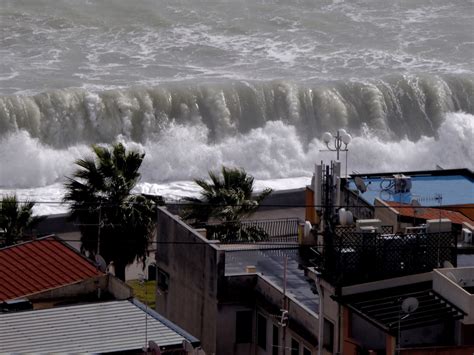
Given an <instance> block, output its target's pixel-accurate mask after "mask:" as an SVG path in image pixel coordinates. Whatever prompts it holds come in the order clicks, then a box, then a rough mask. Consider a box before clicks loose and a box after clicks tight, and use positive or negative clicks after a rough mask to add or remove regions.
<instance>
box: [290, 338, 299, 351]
mask: <svg viewBox="0 0 474 355" xmlns="http://www.w3.org/2000/svg"><path fill="white" fill-rule="evenodd" d="M291 355H300V343H299V342H298V340H296V339H293V338H291Z"/></svg>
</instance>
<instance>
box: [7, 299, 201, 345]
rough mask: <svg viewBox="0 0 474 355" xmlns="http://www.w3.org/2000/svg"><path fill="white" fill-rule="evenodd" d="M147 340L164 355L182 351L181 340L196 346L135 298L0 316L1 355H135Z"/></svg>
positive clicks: (191, 340)
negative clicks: (11, 354) (113, 354)
mask: <svg viewBox="0 0 474 355" xmlns="http://www.w3.org/2000/svg"><path fill="white" fill-rule="evenodd" d="M145 314H146V316H145ZM145 317H146V319H145ZM150 340H151V341H153V342H155V343H156V344H157V345H158V346H159V347H160V350H161V352H162V353H166V351H167V350H174V351H176V350H180V349H183V347H184V345H183V341H186V342H188V343H190V344H191V345H192V346H193V347H197V346H199V341H198V340H197V339H196V338H194V337H192V336H191V335H189V334H188V333H186V332H185V331H184V330H182V329H181V328H179V327H177V326H176V325H175V324H173V323H171V322H170V321H168V320H167V319H165V318H163V317H162V316H160V315H159V314H158V313H156V312H154V311H153V310H151V309H149V308H146V307H145V306H144V305H143V304H141V303H140V302H138V301H136V300H131V301H126V300H125V301H111V302H100V303H90V304H83V305H74V306H67V307H59V308H52V309H46V310H37V311H25V312H19V313H10V314H0V352H1V353H8V352H14V353H19V352H21V353H25V352H31V353H53V352H54V353H58V352H60V353H109V352H125V351H129V352H132V351H134V352H139V351H141V349H142V348H144V347H145V344H146V345H148V341H150Z"/></svg>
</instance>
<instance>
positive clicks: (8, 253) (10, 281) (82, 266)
mask: <svg viewBox="0 0 474 355" xmlns="http://www.w3.org/2000/svg"><path fill="white" fill-rule="evenodd" d="M101 275H103V273H102V272H100V271H98V270H97V268H96V266H95V265H94V264H93V263H92V262H91V261H90V260H89V259H87V258H86V257H84V256H83V255H81V254H79V253H78V252H77V251H75V250H74V249H73V248H71V247H69V246H68V245H67V244H66V243H64V242H62V241H60V240H59V239H57V238H55V237H45V238H41V239H37V240H33V241H30V242H26V243H22V244H17V245H14V246H10V247H6V248H3V249H0V302H1V301H7V300H12V299H15V298H19V297H25V296H28V295H32V294H35V293H39V292H43V291H46V290H50V289H54V288H58V287H60V286H65V285H69V284H73V283H76V282H78V281H82V280H86V279H89V278H92V277H96V276H101Z"/></svg>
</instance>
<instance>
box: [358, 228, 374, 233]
mask: <svg viewBox="0 0 474 355" xmlns="http://www.w3.org/2000/svg"><path fill="white" fill-rule="evenodd" d="M359 231H360V233H363V234H368V233H377V228H376V227H374V226H364V227H360V228H359Z"/></svg>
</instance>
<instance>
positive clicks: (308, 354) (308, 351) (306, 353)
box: [303, 348, 311, 355]
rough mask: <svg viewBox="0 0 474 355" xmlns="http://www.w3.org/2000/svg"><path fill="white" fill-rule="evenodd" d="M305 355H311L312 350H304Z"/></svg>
mask: <svg viewBox="0 0 474 355" xmlns="http://www.w3.org/2000/svg"><path fill="white" fill-rule="evenodd" d="M303 355H311V350H309V349H308V348H303Z"/></svg>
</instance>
